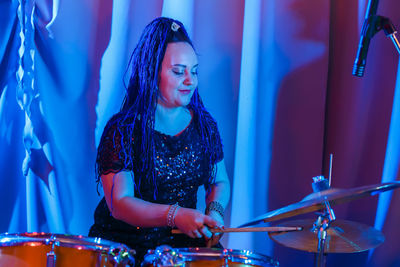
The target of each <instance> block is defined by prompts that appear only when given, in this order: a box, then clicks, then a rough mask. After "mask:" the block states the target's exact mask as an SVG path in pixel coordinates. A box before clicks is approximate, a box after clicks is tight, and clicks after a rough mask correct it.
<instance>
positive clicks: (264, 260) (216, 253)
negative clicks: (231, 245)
mask: <svg viewBox="0 0 400 267" xmlns="http://www.w3.org/2000/svg"><path fill="white" fill-rule="evenodd" d="M175 250H177V252H178V253H179V254H180V255H181V256H182V257H183V258H184V260H185V261H196V260H199V257H200V256H201V258H202V259H204V260H215V259H217V258H221V259H222V258H224V257H226V258H227V259H228V260H231V261H233V262H237V263H246V264H255V265H260V266H266V264H267V265H268V266H279V262H278V261H276V260H274V259H272V258H271V257H269V256H266V255H263V254H260V253H254V252H252V251H249V250H235V249H218V248H198V247H195V248H175ZM151 252H153V253H154V251H153V250H151V251H150V253H151ZM196 257H197V258H196Z"/></svg>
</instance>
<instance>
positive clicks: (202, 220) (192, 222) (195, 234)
mask: <svg viewBox="0 0 400 267" xmlns="http://www.w3.org/2000/svg"><path fill="white" fill-rule="evenodd" d="M175 225H176V227H178V229H179V230H181V231H182V232H183V233H185V234H186V235H188V236H190V237H192V238H201V237H202V236H203V237H204V238H205V239H206V240H209V239H210V238H212V233H211V232H210V230H209V228H215V227H217V226H218V225H219V222H218V221H217V220H215V219H213V218H212V217H211V216H207V215H204V214H203V213H201V212H200V211H198V210H196V209H188V208H183V207H180V208H179V209H178V210H177V212H176V215H175Z"/></svg>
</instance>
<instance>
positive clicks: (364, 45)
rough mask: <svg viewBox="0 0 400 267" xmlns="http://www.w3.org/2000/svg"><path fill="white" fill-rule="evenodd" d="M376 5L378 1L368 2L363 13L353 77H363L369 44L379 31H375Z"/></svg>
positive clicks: (370, 0)
mask: <svg viewBox="0 0 400 267" xmlns="http://www.w3.org/2000/svg"><path fill="white" fill-rule="evenodd" d="M378 4H379V0H369V2H368V7H367V10H366V12H365V20H364V24H363V27H362V30H361V36H360V42H359V44H358V50H357V56H356V60H355V61H354V66H353V75H354V76H358V77H362V76H364V71H365V64H366V61H367V54H368V47H369V43H370V41H371V39H372V37H373V36H374V35H375V33H377V32H378V31H379V30H378V29H377V21H378V18H377V16H376V11H377V9H378Z"/></svg>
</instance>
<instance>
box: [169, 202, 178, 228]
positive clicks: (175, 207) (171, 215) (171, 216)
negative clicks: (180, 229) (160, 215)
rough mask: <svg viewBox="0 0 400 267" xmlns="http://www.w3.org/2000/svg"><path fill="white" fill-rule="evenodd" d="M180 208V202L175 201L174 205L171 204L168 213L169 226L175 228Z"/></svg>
mask: <svg viewBox="0 0 400 267" xmlns="http://www.w3.org/2000/svg"><path fill="white" fill-rule="evenodd" d="M178 209H179V204H178V203H175V204H174V205H170V206H169V210H168V213H167V226H169V227H171V228H174V227H175V216H176V212H177V211H178Z"/></svg>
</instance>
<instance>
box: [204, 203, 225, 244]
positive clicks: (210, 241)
mask: <svg viewBox="0 0 400 267" xmlns="http://www.w3.org/2000/svg"><path fill="white" fill-rule="evenodd" d="M208 216H210V217H211V218H213V219H214V220H215V221H217V222H218V225H217V227H218V228H223V227H224V218H222V216H221V214H219V213H218V212H217V211H215V210H211V211H210V212H209V214H208ZM222 235H223V233H214V234H212V236H211V238H210V239H207V247H208V248H210V247H212V246H215V245H216V244H218V242H219V240H220V239H221V237H222Z"/></svg>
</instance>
